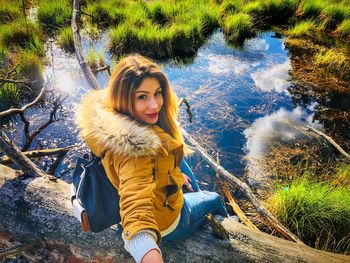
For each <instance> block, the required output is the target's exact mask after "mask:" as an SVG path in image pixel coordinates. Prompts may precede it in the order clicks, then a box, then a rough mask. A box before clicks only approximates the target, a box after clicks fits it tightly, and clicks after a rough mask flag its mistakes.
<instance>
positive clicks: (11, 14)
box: [0, 0, 22, 24]
mask: <svg viewBox="0 0 350 263" xmlns="http://www.w3.org/2000/svg"><path fill="white" fill-rule="evenodd" d="M0 5H1V8H0V24H4V23H8V22H13V21H15V20H16V19H18V18H19V17H22V11H21V9H20V5H19V4H18V2H13V1H5V0H1V1H0Z"/></svg>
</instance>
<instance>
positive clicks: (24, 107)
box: [0, 86, 46, 118]
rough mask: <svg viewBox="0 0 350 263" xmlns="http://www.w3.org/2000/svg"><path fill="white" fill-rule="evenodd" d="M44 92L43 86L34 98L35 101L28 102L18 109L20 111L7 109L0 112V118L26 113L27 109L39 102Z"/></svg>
mask: <svg viewBox="0 0 350 263" xmlns="http://www.w3.org/2000/svg"><path fill="white" fill-rule="evenodd" d="M45 90H46V86H44V87H43V88H42V89H41V91H40V93H39V95H38V97H36V99H35V100H33V101H32V102H30V103H28V104H26V105H24V106H23V107H22V108H20V109H18V108H13V109H8V110H5V111H2V112H0V118H2V117H5V116H9V115H11V114H18V113H22V112H24V111H26V110H27V109H28V108H30V107H32V106H34V105H35V104H37V103H38V102H39V101H40V100H41V98H42V97H43V96H44V93H45Z"/></svg>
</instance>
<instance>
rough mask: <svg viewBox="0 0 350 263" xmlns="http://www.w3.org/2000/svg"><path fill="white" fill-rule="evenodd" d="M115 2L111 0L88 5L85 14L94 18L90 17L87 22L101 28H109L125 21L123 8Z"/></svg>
mask: <svg viewBox="0 0 350 263" xmlns="http://www.w3.org/2000/svg"><path fill="white" fill-rule="evenodd" d="M115 2H116V1H113V0H112V1H111V0H109V1H103V2H94V3H92V4H91V5H88V6H87V8H86V9H85V10H84V12H86V13H88V14H90V15H92V17H88V18H87V20H88V21H90V22H91V23H95V24H97V25H98V26H99V27H108V26H110V25H117V24H119V23H121V22H122V21H124V20H125V14H124V10H123V6H120V5H118V4H117V3H115Z"/></svg>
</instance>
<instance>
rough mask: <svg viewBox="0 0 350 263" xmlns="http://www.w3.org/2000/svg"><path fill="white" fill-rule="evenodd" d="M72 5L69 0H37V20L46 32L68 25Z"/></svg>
mask: <svg viewBox="0 0 350 263" xmlns="http://www.w3.org/2000/svg"><path fill="white" fill-rule="evenodd" d="M71 17H72V7H71V5H70V1H69V0H56V1H45V0H41V1H39V8H38V20H39V22H40V23H41V24H42V25H43V27H42V28H43V30H44V31H46V32H49V31H56V30H60V29H62V28H64V27H66V26H69V25H70V21H71Z"/></svg>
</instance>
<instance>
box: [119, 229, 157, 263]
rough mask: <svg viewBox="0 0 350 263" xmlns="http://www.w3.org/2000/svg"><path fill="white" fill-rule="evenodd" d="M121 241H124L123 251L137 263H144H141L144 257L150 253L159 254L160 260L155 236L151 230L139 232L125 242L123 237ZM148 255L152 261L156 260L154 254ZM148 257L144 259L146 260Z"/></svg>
mask: <svg viewBox="0 0 350 263" xmlns="http://www.w3.org/2000/svg"><path fill="white" fill-rule="evenodd" d="M123 239H124V244H125V249H126V250H127V251H128V252H129V253H130V254H131V255H132V256H133V258H134V259H135V261H136V262H137V263H139V262H141V260H142V262H144V261H143V258H144V256H146V255H147V254H148V253H149V252H150V251H156V252H157V253H158V254H159V256H160V258H162V256H161V251H160V249H159V247H158V245H157V242H156V234H155V233H153V232H152V231H151V230H143V231H140V232H138V233H137V234H136V235H135V236H134V237H132V238H131V239H130V240H126V239H125V238H124V235H123ZM150 255H152V258H154V259H156V258H157V257H156V254H154V252H152V253H151V254H150ZM148 257H149V256H148ZM148 257H146V260H147V258H148ZM145 262H152V261H145ZM154 262H162V261H154Z"/></svg>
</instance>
